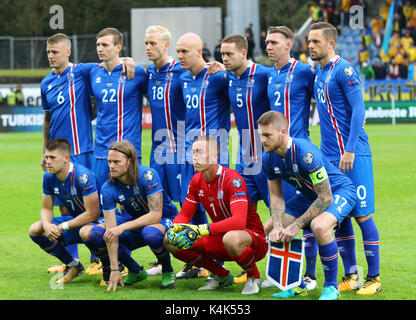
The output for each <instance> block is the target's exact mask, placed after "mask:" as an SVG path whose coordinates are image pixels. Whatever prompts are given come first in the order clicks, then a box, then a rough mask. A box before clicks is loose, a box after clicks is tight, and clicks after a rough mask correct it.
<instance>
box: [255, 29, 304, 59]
mask: <svg viewBox="0 0 416 320" xmlns="http://www.w3.org/2000/svg"><path fill="white" fill-rule="evenodd" d="M266 37H267V32H266V31H264V30H262V31H261V32H260V48H261V53H262V55H263V56H267V44H266ZM301 46H302V44H301ZM292 50H293V47H292Z"/></svg>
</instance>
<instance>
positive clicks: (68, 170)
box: [29, 138, 100, 284]
mask: <svg viewBox="0 0 416 320" xmlns="http://www.w3.org/2000/svg"><path fill="white" fill-rule="evenodd" d="M70 155H71V146H70V144H69V142H68V141H67V140H65V139H63V138H57V139H54V140H51V141H49V142H48V143H47V144H46V146H45V154H44V157H45V163H46V168H47V172H45V174H44V176H43V196H42V209H41V212H40V217H41V221H38V222H36V223H34V224H32V225H31V226H30V229H29V235H30V238H31V239H32V240H33V241H34V242H35V243H36V244H38V245H39V247H40V248H42V249H43V250H44V251H46V252H47V253H49V254H50V255H52V256H55V257H57V258H58V259H59V260H60V261H61V262H62V263H64V264H65V266H66V268H65V273H64V276H63V277H62V278H61V279H59V280H57V283H58V284H59V283H69V282H71V280H72V279H74V278H75V277H77V276H79V275H81V274H82V273H83V271H84V267H83V266H82V264H81V262H80V261H79V259H76V258H73V257H72V256H71V255H70V254H69V252H68V251H67V250H66V249H65V246H66V245H69V244H74V243H82V240H81V238H80V236H79V230H80V228H81V227H82V226H83V225H85V224H88V223H92V222H96V221H97V219H98V217H99V215H100V206H99V200H98V191H97V185H96V180H95V176H94V174H93V173H92V172H91V171H90V170H89V169H87V168H86V167H84V166H82V165H80V164H77V163H75V162H74V163H73V162H71V159H70ZM54 198H58V199H59V200H60V201H61V203H63V204H64V205H65V207H66V209H67V210H68V215H64V216H60V217H54V215H53V204H54Z"/></svg>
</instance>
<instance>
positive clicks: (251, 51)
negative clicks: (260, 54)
mask: <svg viewBox="0 0 416 320" xmlns="http://www.w3.org/2000/svg"><path fill="white" fill-rule="evenodd" d="M250 25H252V24H251V23H250ZM244 35H245V36H246V38H247V42H248V48H247V59H248V60H253V61H254V47H255V44H254V39H253V33H252V29H251V28H250V27H249V28H247V29H246V31H245V33H244Z"/></svg>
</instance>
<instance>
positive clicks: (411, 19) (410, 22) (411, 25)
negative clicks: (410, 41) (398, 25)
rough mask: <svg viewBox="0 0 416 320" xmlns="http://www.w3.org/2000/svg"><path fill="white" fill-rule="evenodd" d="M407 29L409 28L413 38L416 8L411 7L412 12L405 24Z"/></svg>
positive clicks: (415, 28) (415, 24)
mask: <svg viewBox="0 0 416 320" xmlns="http://www.w3.org/2000/svg"><path fill="white" fill-rule="evenodd" d="M406 27H407V29H409V30H410V32H411V34H412V37H413V38H415V34H416V9H413V11H412V14H411V15H410V17H409V19H408V21H407V24H406Z"/></svg>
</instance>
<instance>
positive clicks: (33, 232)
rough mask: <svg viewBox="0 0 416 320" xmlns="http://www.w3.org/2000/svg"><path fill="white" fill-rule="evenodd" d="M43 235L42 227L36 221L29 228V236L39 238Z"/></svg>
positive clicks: (40, 223)
mask: <svg viewBox="0 0 416 320" xmlns="http://www.w3.org/2000/svg"><path fill="white" fill-rule="evenodd" d="M42 234H43V225H42V222H40V221H38V222H35V223H34V224H32V225H31V226H30V227H29V235H30V236H41V235H42Z"/></svg>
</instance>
